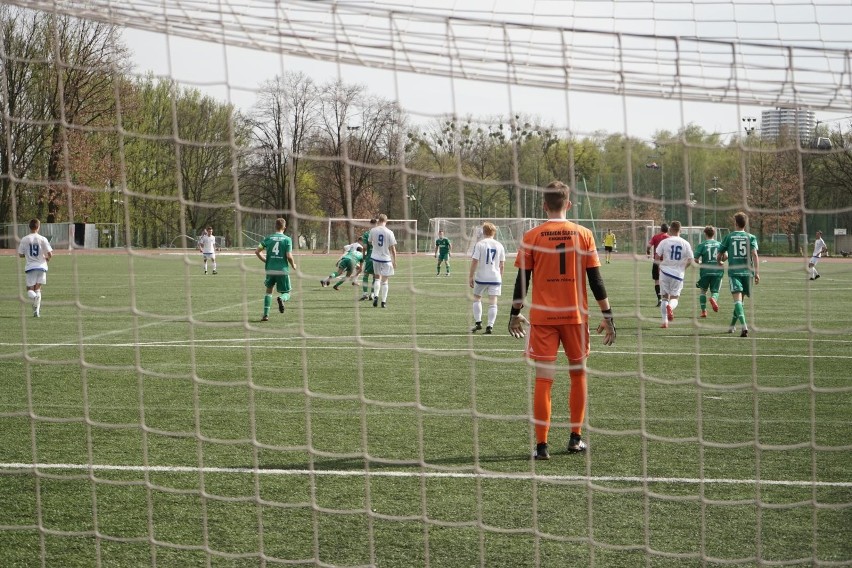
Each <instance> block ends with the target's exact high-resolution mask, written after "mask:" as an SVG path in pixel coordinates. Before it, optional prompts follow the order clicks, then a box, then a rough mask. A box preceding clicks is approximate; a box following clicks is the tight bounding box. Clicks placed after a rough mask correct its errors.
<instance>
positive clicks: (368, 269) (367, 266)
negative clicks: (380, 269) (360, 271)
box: [364, 258, 375, 274]
mask: <svg viewBox="0 0 852 568" xmlns="http://www.w3.org/2000/svg"><path fill="white" fill-rule="evenodd" d="M364 274H375V272H373V259H372V258H365V259H364Z"/></svg>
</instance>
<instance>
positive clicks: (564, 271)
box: [515, 219, 601, 325]
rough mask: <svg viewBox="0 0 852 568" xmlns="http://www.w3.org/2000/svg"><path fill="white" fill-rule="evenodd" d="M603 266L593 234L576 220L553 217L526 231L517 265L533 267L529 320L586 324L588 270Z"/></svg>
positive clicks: (561, 323)
mask: <svg viewBox="0 0 852 568" xmlns="http://www.w3.org/2000/svg"><path fill="white" fill-rule="evenodd" d="M600 265H601V261H600V259H599V258H598V252H597V247H596V246H595V237H594V235H592V232H591V231H590V230H589V229H587V228H585V227H582V226H580V225H577V224H576V223H572V222H571V221H567V220H565V219H550V220H548V221H545V222H544V223H542V224H541V225H539V226H537V227H534V228H532V229H530V230H529V231H527V232H526V233H524V237H523V241H522V242H521V246H520V249H519V250H518V256H517V257H516V258H515V266H516V267H518V268H520V269H521V270H532V306H530V317H529V319H530V323H532V324H534V325H564V324H582V323H586V322H587V321H588V314H589V300H588V293H587V291H586V269H587V268H593V267H596V266H600Z"/></svg>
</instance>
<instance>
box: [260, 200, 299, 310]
mask: <svg viewBox="0 0 852 568" xmlns="http://www.w3.org/2000/svg"><path fill="white" fill-rule="evenodd" d="M286 227H287V221H285V220H284V219H282V218H281V217H279V218H278V219H276V220H275V232H274V233H273V234H271V235H268V236H267V237H266V238H264V239H263V241H262V242H261V243H260V244H258V245H257V250H255V251H254V253H255V255H257V258H259V259H260V260H261V262H263V263H264V265H265V267H266V279H265V281H264V285H265V286H266V296H264V297H263V317H261V318H260V321H269V308H270V307H271V306H272V291H273V290H274V289H275V288H277V289H278V294H279V295H278V311H279V312H281V313H282V314H283V313H284V302H286V301H287V300H289V299H290V289H291V288H290V268H291V267H292V268H293V270H295V269H296V263H295V261H294V260H293V241H292V240H290V237H288V236H287V235H285V234H284V229H285V228H286ZM264 251H266V254H265V255H264Z"/></svg>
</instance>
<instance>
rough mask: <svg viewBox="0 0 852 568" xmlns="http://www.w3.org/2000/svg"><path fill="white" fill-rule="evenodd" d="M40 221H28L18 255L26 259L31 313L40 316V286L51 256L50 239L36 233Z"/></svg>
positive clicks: (45, 276) (45, 277) (25, 268)
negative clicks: (28, 226)
mask: <svg viewBox="0 0 852 568" xmlns="http://www.w3.org/2000/svg"><path fill="white" fill-rule="evenodd" d="M40 227H41V222H40V221H39V220H38V219H32V220H31V221H30V234H29V235H27V236H26V237H24V238H22V239H21V243H20V244H19V245H18V256H20V257H21V258H24V259H26V261H27V262H26V265H25V266H24V272H25V273H26V279H27V297H28V298H29V299H30V300H32V303H33V315H34V316H35V317H41V287H42V286H43V285H45V284H47V263H48V262H49V261H50V258H51V257H52V256H53V248H52V247H51V246H50V241H48V240H47V239H46V238H45V237H43V236H42V235H40V234H38V230H39V228H40Z"/></svg>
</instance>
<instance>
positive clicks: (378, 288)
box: [373, 280, 382, 298]
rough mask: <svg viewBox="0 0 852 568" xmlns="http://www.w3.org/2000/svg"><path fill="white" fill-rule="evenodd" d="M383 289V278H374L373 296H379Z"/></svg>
mask: <svg viewBox="0 0 852 568" xmlns="http://www.w3.org/2000/svg"><path fill="white" fill-rule="evenodd" d="M381 289H382V281H381V280H373V297H374V298H378V297H379V292H380V291H381Z"/></svg>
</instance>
